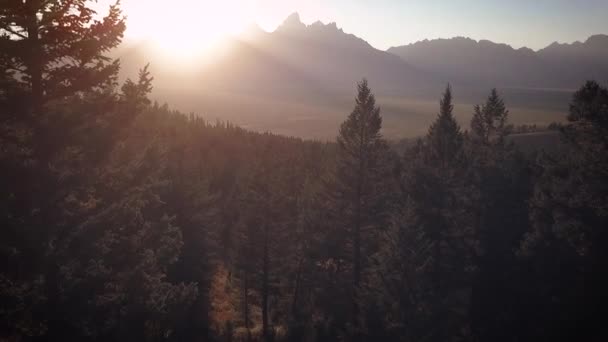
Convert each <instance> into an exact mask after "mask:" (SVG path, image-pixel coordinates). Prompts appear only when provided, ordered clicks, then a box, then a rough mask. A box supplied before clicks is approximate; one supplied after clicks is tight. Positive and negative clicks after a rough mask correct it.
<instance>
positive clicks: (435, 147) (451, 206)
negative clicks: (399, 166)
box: [401, 85, 476, 341]
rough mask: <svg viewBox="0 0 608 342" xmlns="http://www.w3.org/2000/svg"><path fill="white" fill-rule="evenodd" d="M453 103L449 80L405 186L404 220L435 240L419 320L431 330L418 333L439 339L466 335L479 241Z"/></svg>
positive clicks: (411, 160)
mask: <svg viewBox="0 0 608 342" xmlns="http://www.w3.org/2000/svg"><path fill="white" fill-rule="evenodd" d="M453 108H454V106H453V104H452V92H451V87H450V86H449V85H448V87H447V88H446V91H445V93H444V95H443V98H442V99H441V101H440V111H439V114H438V116H437V119H436V120H435V122H434V123H433V124H432V125H431V127H430V129H429V132H428V134H427V135H426V137H425V138H424V139H423V140H422V141H421V142H420V143H419V144H418V145H416V146H415V147H414V149H413V150H412V152H411V154H409V155H408V159H407V160H405V161H404V165H405V166H406V167H405V171H404V173H405V175H404V180H403V188H404V196H407V198H409V199H408V201H407V202H406V203H407V204H408V208H407V210H408V211H409V212H410V213H409V214H408V215H407V216H405V217H406V218H407V219H408V221H409V222H404V223H401V225H402V226H404V227H406V228H407V229H409V230H411V229H414V231H416V230H415V229H418V228H416V227H419V229H421V232H423V234H424V235H423V236H424V239H425V240H426V241H428V243H429V244H430V251H429V252H428V253H430V255H429V257H430V259H429V264H428V265H427V266H425V268H426V270H427V272H426V274H425V277H428V279H429V284H430V286H429V287H428V288H429V291H428V292H427V293H426V294H425V297H424V301H425V302H426V307H427V310H428V313H427V314H426V318H427V319H428V321H427V322H426V323H420V324H421V326H423V327H425V329H426V331H425V329H424V328H423V330H422V331H421V332H420V333H421V334H422V335H421V336H419V338H428V339H431V340H434V341H435V340H436V341H447V340H453V339H458V338H464V337H466V336H467V334H468V331H469V327H468V322H467V315H466V313H467V309H468V305H469V300H470V277H471V271H472V270H473V267H472V265H473V264H472V258H473V254H472V251H473V250H474V247H475V245H476V241H475V235H474V232H473V224H472V215H471V211H470V206H471V200H472V189H471V187H470V185H469V184H467V177H466V176H467V169H466V159H465V154H464V136H463V133H462V132H461V130H460V127H459V125H458V123H457V122H456V120H455V118H454V116H453V113H452V111H453ZM401 210H403V209H401ZM402 217H403V216H402ZM408 227H409V228H408ZM404 233H405V232H404ZM410 234H412V233H410ZM421 281H424V277H421Z"/></svg>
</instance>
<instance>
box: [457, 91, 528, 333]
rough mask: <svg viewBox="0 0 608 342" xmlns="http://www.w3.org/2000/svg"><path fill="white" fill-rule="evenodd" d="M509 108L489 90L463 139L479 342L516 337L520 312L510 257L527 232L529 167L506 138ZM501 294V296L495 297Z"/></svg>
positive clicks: (515, 266)
mask: <svg viewBox="0 0 608 342" xmlns="http://www.w3.org/2000/svg"><path fill="white" fill-rule="evenodd" d="M507 118H508V110H507V109H506V106H505V104H504V101H503V100H502V99H501V98H500V96H499V95H498V93H497V91H496V89H493V90H492V91H491V93H490V95H489V96H488V99H487V100H486V103H485V104H484V105H481V106H479V105H477V106H475V107H474V114H473V118H472V120H471V134H470V135H469V139H467V145H468V148H467V152H468V154H469V155H468V158H467V160H468V168H469V172H468V178H469V182H470V184H471V186H472V187H473V188H475V191H474V197H473V201H472V202H471V204H472V207H471V211H472V212H474V213H475V220H474V226H475V227H474V232H475V236H476V239H475V240H476V241H477V242H478V245H477V248H476V253H475V258H474V262H473V263H474V265H475V267H476V269H477V272H476V273H475V276H474V279H473V289H472V298H471V309H470V313H471V325H472V326H471V329H472V333H473V334H474V335H475V336H476V338H478V339H480V340H494V341H508V340H512V339H513V338H515V337H514V336H518V335H517V334H518V329H517V328H516V326H517V325H516V322H519V321H520V320H521V318H520V316H521V315H520V313H519V312H518V311H517V310H516V309H515V307H514V306H513V305H512V303H513V302H514V301H516V300H518V299H519V297H520V293H518V290H517V289H516V288H517V287H518V286H519V285H520V283H518V282H519V281H520V278H521V274H519V269H518V261H517V259H516V256H515V255H514V253H513V250H515V249H516V248H517V247H518V245H519V242H520V240H521V239H522V237H523V234H524V232H525V231H526V230H527V229H528V228H529V220H528V208H527V200H528V198H529V197H530V193H531V183H532V179H531V174H530V167H529V163H528V162H527V160H526V159H525V158H524V156H523V155H522V154H521V153H519V152H518V151H517V149H516V148H515V146H514V145H513V144H512V143H508V142H507V140H506V137H507V134H508V133H509V132H508V128H507ZM497 293H500V295H497Z"/></svg>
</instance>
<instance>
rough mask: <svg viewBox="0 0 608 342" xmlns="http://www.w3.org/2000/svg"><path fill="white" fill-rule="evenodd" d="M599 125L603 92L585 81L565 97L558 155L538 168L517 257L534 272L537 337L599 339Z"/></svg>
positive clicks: (602, 221) (605, 238)
mask: <svg viewBox="0 0 608 342" xmlns="http://www.w3.org/2000/svg"><path fill="white" fill-rule="evenodd" d="M607 123H608V89H606V88H605V87H602V86H600V85H599V84H598V83H596V82H592V81H590V82H587V83H586V84H585V85H584V86H583V87H581V88H580V89H579V90H578V91H577V92H576V93H575V94H574V95H573V98H572V102H571V105H570V112H569V115H568V123H567V124H566V125H565V127H564V128H563V130H562V136H563V138H564V142H565V150H564V151H563V152H562V153H560V154H558V155H557V156H551V155H547V156H545V157H544V158H543V159H541V163H540V164H539V167H540V171H541V172H542V173H541V174H540V177H539V179H538V181H537V183H536V186H535V189H534V195H533V197H532V199H531V200H530V206H531V219H532V228H531V230H530V232H529V233H528V234H527V236H526V239H525V240H524V241H523V243H522V246H521V251H520V252H521V254H522V255H524V256H526V257H527V259H526V260H528V261H529V262H530V263H531V264H532V265H533V267H534V268H533V269H534V274H533V278H532V279H533V280H534V284H535V286H536V287H535V288H537V289H538V291H537V292H533V293H532V294H531V298H532V299H533V300H534V304H535V306H534V312H535V313H536V315H535V316H534V317H533V318H534V319H536V320H539V321H540V322H541V324H540V325H539V328H538V329H533V330H532V334H533V336H535V337H538V338H542V339H549V338H553V339H576V338H579V339H580V338H581V336H584V339H587V340H598V341H599V340H603V339H606V338H607V336H606V331H605V329H604V328H603V325H602V323H601V319H600V317H602V310H603V308H605V307H606V305H607V303H606V300H605V298H606V296H605V290H606V287H607V286H608V277H607V276H606V272H605V270H606V267H608V265H607V263H606V261H607V260H608V255H607V251H608V248H607V246H608V234H606V227H607V226H608V220H607V217H608V216H607V215H606V213H607V212H608V183H607V182H606V179H608V174H607V172H608V152H607V151H608V139H607V138H606V137H607V136H608V124H607ZM556 279H559V281H556ZM540 327H543V329H542V330H541V329H540Z"/></svg>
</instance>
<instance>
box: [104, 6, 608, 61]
mask: <svg viewBox="0 0 608 342" xmlns="http://www.w3.org/2000/svg"><path fill="white" fill-rule="evenodd" d="M111 2H112V1H111V0H102V1H100V2H99V3H98V8H100V9H105V8H106V7H107V5H108V4H109V3H111ZM121 3H122V7H123V8H124V11H125V13H126V14H127V15H128V17H129V19H128V21H129V25H128V29H127V32H126V34H127V37H130V38H142V37H149V36H152V35H156V36H157V38H158V35H160V36H161V37H160V39H163V40H165V42H166V41H167V39H166V37H167V36H170V37H174V38H175V39H180V38H176V37H178V36H179V35H180V34H186V35H187V36H190V35H192V34H194V33H196V34H198V35H199V38H200V39H202V40H209V39H214V40H215V39H217V37H218V36H220V35H224V34H226V33H236V32H240V31H242V30H243V29H244V28H245V27H247V26H248V25H250V24H252V23H257V24H258V25H259V26H260V27H261V28H263V29H264V30H266V31H273V30H275V29H276V28H277V26H278V25H280V24H281V23H282V21H283V20H284V18H285V17H287V16H288V15H289V14H290V13H293V12H298V13H300V16H301V18H302V21H303V22H304V23H307V24H311V23H313V22H314V21H317V20H321V21H323V22H325V23H328V22H338V23H339V24H340V26H341V27H342V28H343V29H344V30H345V31H346V32H349V33H352V34H355V35H357V36H359V37H362V38H364V39H365V40H367V41H368V42H369V43H370V44H371V45H372V46H374V47H376V48H378V49H382V50H385V49H388V48H389V47H391V46H398V45H403V44H407V43H413V42H416V41H419V40H423V39H434V38H451V37H456V36H464V37H470V38H474V39H488V40H491V41H495V42H502V43H506V44H509V45H511V46H513V47H515V48H519V47H523V46H526V47H529V48H532V49H535V50H537V49H540V48H543V47H545V46H547V45H549V44H551V43H552V42H554V41H558V42H561V43H570V42H574V41H577V40H584V39H586V38H587V37H589V36H590V35H592V34H596V33H602V32H608V21H607V20H606V17H607V16H608V2H607V1H603V0H582V1H569V0H538V1H527V0H514V1H498V0H489V1H481V0H464V1H440V0H430V1H399V0H378V1H373V2H372V1H362V0H355V1H347V0H329V1H321V0H307V1H298V0H225V1H208V0H200V1H196V0H174V1H171V2H170V5H168V3H167V2H165V1H159V0H146V1H142V0H123V1H122V2H121ZM163 14H167V16H164V17H163V19H160V16H161V15H163ZM362 23H364V25H362ZM167 24H169V25H167ZM193 28H194V30H193ZM178 32H179V34H178Z"/></svg>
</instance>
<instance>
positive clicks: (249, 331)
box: [243, 271, 251, 342]
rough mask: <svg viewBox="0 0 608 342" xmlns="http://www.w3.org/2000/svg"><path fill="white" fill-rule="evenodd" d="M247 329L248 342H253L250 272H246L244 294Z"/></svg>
mask: <svg viewBox="0 0 608 342" xmlns="http://www.w3.org/2000/svg"><path fill="white" fill-rule="evenodd" d="M243 302H244V311H245V312H244V314H245V329H246V330H247V342H251V330H250V329H249V272H247V271H245V286H244V293H243Z"/></svg>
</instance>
